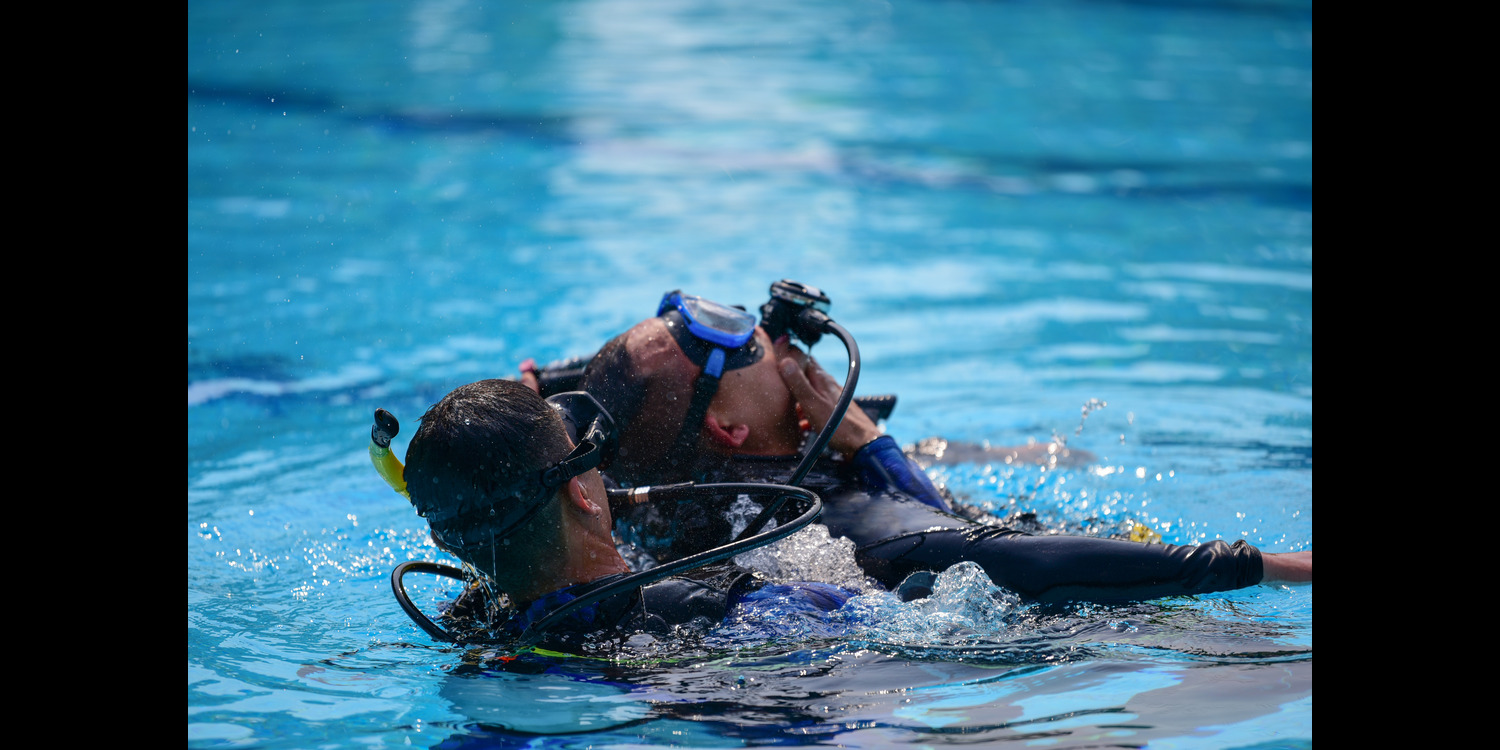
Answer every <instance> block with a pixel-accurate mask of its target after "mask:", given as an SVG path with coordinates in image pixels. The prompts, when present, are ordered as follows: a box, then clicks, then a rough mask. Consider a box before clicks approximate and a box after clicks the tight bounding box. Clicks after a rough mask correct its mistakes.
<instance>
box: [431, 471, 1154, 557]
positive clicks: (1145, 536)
mask: <svg viewBox="0 0 1500 750" xmlns="http://www.w3.org/2000/svg"><path fill="white" fill-rule="evenodd" d="M403 486H404V485H403ZM1130 541H1132V542H1145V543H1147V544H1155V543H1157V542H1160V541H1161V534H1158V533H1156V532H1155V531H1154V530H1152V529H1151V528H1150V527H1148V526H1146V525H1145V524H1143V523H1134V524H1131V526H1130Z"/></svg>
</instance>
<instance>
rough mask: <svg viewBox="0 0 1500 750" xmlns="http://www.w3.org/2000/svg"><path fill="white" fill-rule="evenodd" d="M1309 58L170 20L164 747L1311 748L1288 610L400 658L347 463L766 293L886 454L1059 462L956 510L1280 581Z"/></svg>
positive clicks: (1139, 11) (1019, 475)
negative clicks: (853, 385) (531, 372)
mask: <svg viewBox="0 0 1500 750" xmlns="http://www.w3.org/2000/svg"><path fill="white" fill-rule="evenodd" d="M1311 45H1312V22H1311V4H1310V3H1305V2H1270V1H1266V2H1261V1H1257V0H1241V1H1239V2H1222V3H1220V2H1212V1H1211V0H1201V1H1189V0H1181V1H1180V2H1171V1H1163V2H1127V1H1125V0H1120V1H1118V2H1110V1H1108V0H1062V1H1059V2H1040V1H1036V2H1027V1H1025V0H1018V1H1016V2H961V1H957V0H954V1H940V0H931V1H927V2H905V1H895V2H888V3H887V2H846V1H842V0H836V1H829V0H797V1H795V2H793V1H790V0H787V1H783V0H762V1H761V2H756V3H747V4H743V5H742V6H736V5H734V4H727V3H718V2H708V1H707V0H659V1H655V2H651V1H646V2H618V1H615V0H573V1H565V0H558V1H556V2H539V3H521V2H502V3H496V2H488V3H481V2H469V1H466V0H433V1H430V2H412V3H390V4H377V3H352V2H350V3H337V2H330V3H316V4H311V5H309V4H307V3H291V2H264V1H262V2H255V3H249V2H214V3H191V4H190V5H189V9H188V480H187V484H188V501H187V505H188V508H187V522H188V740H189V744H190V745H192V746H194V747H287V748H304V747H357V746H358V747H363V746H395V745H399V746H406V745H416V746H421V747H431V746H444V747H469V746H490V745H499V746H506V745H536V746H547V747H553V746H556V747H575V746H577V747H583V746H594V747H621V746H659V745H677V746H713V747H728V746H740V745H745V744H830V745H833V744H838V745H844V746H853V747H882V746H890V745H895V744H910V743H916V744H922V745H939V744H972V743H976V742H986V741H1011V742H1020V743H1026V744H1034V745H1039V746H1044V747H1049V748H1050V747H1095V746H1100V745H1111V746H1115V745H1118V746H1149V747H1153V748H1217V747H1284V746H1303V745H1310V744H1311V741H1312V587H1311V586H1301V587H1293V588H1285V587H1282V588H1274V587H1253V588H1250V589H1246V590H1243V591H1238V592H1231V593H1225V594H1217V595H1212V596H1204V597H1199V598H1196V599H1182V600H1168V601H1160V602H1153V603H1149V604H1146V605H1140V606H1137V607H1128V608H1105V607H1076V608H1072V609H1069V610H1067V611H1063V612H1057V611H1047V612H1043V611H1038V610H1035V609H1032V608H1028V607H1026V606H1024V605H1022V604H1020V603H1018V602H1015V601H1014V600H1013V599H1012V598H1010V597H1009V595H1008V594H1007V593H1006V592H1004V591H1000V590H996V589H994V588H993V587H992V586H991V585H990V584H989V582H988V581H987V580H986V579H983V577H982V575H980V576H978V577H977V578H976V576H975V575H974V574H973V571H967V570H963V569H958V570H954V571H951V572H950V573H949V574H947V577H946V578H945V579H944V583H945V588H944V589H943V596H941V597H934V599H933V600H929V601H928V602H926V603H924V604H923V605H921V606H920V607H919V606H917V605H915V604H911V605H904V604H901V603H900V602H897V601H895V600H893V599H891V598H889V597H888V596H885V595H882V594H880V593H879V592H871V593H870V594H867V595H866V596H865V597H861V598H860V599H858V600H856V601H855V602H853V603H851V605H848V606H846V607H845V608H844V609H842V610H840V611H839V612H837V613H835V615H834V618H833V620H831V621H811V620H797V619H794V618H793V619H787V620H785V621H782V622H779V623H777V625H778V627H780V628H781V630H778V631H768V630H767V629H765V628H764V627H759V628H758V627H757V626H756V624H755V623H748V624H747V623H728V624H726V625H725V626H724V628H723V629H721V630H720V631H718V632H716V633H714V634H711V635H710V637H709V638H708V639H706V640H705V641H703V642H701V643H692V644H641V645H639V648H637V650H636V651H634V652H632V653H631V654H628V655H627V657H626V658H622V659H619V660H616V661H606V662H600V661H583V660H570V661H566V662H557V661H548V660H545V659H537V658H530V659H527V658H523V659H520V660H516V661H510V662H507V661H502V660H499V659H497V658H496V655H495V654H492V653H489V652H486V651H485V650H483V649H457V648H445V647H440V646H439V645H438V644H436V643H434V642H433V641H432V640H431V639H429V638H428V637H427V636H426V635H425V634H423V633H422V632H421V631H420V630H418V629H417V628H416V626H415V625H413V624H412V623H411V622H410V621H409V620H408V619H407V618H406V617H405V615H403V614H402V613H401V611H400V610H399V608H398V607H397V606H396V603H395V601H394V599H393V598H392V597H391V594H390V589H389V583H388V576H389V573H390V570H391V568H393V567H394V566H395V565H396V564H397V563H399V562H401V561H405V560H408V559H431V560H443V559H444V557H443V556H442V555H441V554H440V553H438V552H437V551H436V550H435V549H434V548H433V547H432V546H431V545H430V544H429V543H428V542H427V541H426V535H425V530H424V529H425V525H424V524H423V523H422V522H421V520H420V519H419V518H417V517H416V516H415V514H414V513H413V512H412V511H411V509H410V507H409V506H408V505H407V503H406V501H405V500H404V499H402V498H400V497H399V496H397V495H394V494H392V493H391V492H390V490H389V489H386V488H385V487H384V486H383V484H382V483H381V481H380V479H379V478H378V477H377V476H376V475H375V474H374V472H373V471H372V470H371V469H370V467H369V462H368V459H367V457H366V455H365V450H364V449H365V445H366V442H367V440H368V431H369V424H370V416H371V413H372V411H373V410H374V409H375V408H376V407H385V408H388V409H390V410H392V411H393V412H395V413H396V414H397V415H399V416H401V417H402V418H403V420H404V421H405V423H406V424H408V425H414V423H415V418H416V417H417V416H418V415H420V414H421V412H422V411H423V410H424V409H425V408H426V407H427V405H429V404H431V403H432V402H433V401H435V400H436V399H437V398H439V397H441V396H442V395H443V394H444V393H446V392H447V391H449V390H451V389H452V388H454V387H456V386H458V385H461V384H463V383H466V382H469V381H472V380H475V379H479V378H483V377H491V376H505V375H510V374H512V373H514V371H515V365H516V363H517V362H519V361H520V360H521V359H523V358H525V357H535V358H537V359H538V360H539V361H547V360H551V359H556V358H561V357H566V356H571V355H578V354H586V353H589V352H591V351H593V349H594V348H596V347H597V346H598V345H599V344H600V343H601V342H603V341H604V340H605V339H607V338H608V337H610V336H612V335H614V334H615V333H618V332H619V331H621V330H623V329H624V328H626V327H627V326H629V325H630V324H631V323H633V322H635V321H636V320H639V319H640V318H642V317H645V316H646V315H648V314H649V313H651V312H653V311H654V309H655V304H656V302H657V300H658V299H659V298H660V295H661V293H662V292H663V291H665V290H668V289H672V288H683V289H686V290H689V291H692V292H695V293H699V294H703V295H706V296H709V297H712V298H715V299H719V300H723V301H726V302H739V303H743V304H746V305H755V304H759V302H761V301H763V300H764V298H765V294H766V289H767V287H768V286H769V284H770V282H771V281H774V280H775V279H779V278H784V277H790V278H794V279H798V280H801V281H804V282H807V283H811V284H815V285H818V286H820V287H822V288H823V289H825V290H826V291H828V293H829V294H830V296H831V297H832V298H833V300H834V304H833V313H834V315H835V317H836V318H837V319H838V320H839V321H840V322H841V323H842V324H843V325H844V326H845V327H846V328H848V329H849V330H850V331H852V332H853V333H854V334H855V336H857V337H858V339H859V343H860V348H861V350H862V352H863V355H864V371H863V374H862V376H861V379H860V392H861V393H870V394H874V393H895V394H898V395H899V397H900V403H899V405H898V406H897V409H896V411H895V414H894V415H893V417H892V419H891V420H890V421H889V423H888V424H887V428H888V430H889V432H890V433H891V434H893V435H895V436H896V437H897V438H898V440H900V441H902V442H903V443H914V442H916V441H917V440H919V439H922V438H926V437H929V436H934V435H941V436H943V437H945V438H947V439H948V440H950V441H953V442H954V443H976V444H984V443H989V444H992V445H1009V444H1018V443H1024V442H1026V441H1028V440H1041V441H1045V440H1048V439H1053V438H1058V439H1065V440H1066V441H1067V442H1068V443H1069V445H1071V446H1074V447H1078V448H1081V449H1084V450H1087V451H1090V452H1092V453H1094V454H1096V456H1097V457H1098V458H1097V460H1096V461H1094V462H1092V463H1090V464H1088V465H1085V466H1075V467H1064V468H1061V469H1056V470H1043V469H1041V468H1038V467H1030V466H1011V465H1005V464H1003V463H998V464H997V463H993V462H986V461H972V462H958V463H948V464H939V465H937V466H934V467H933V468H932V469H931V470H930V472H931V474H932V476H933V477H934V478H935V479H936V480H937V481H939V482H942V483H944V484H946V485H947V487H948V488H949V489H950V490H952V491H953V492H954V493H955V494H957V495H958V496H960V497H962V498H965V499H967V500H968V501H969V502H971V503H973V504H976V505H980V506H983V507H987V508H990V509H992V510H994V511H996V512H999V513H1011V512H1015V511H1018V510H1021V511H1032V512H1034V513H1036V514H1037V517H1038V519H1039V521H1041V522H1043V523H1044V524H1048V525H1052V526H1055V527H1066V528H1071V529H1085V530H1091V531H1094V532H1096V533H1106V532H1110V531H1114V530H1116V529H1118V528H1119V527H1120V526H1121V525H1122V524H1124V523H1126V522H1127V521H1138V522H1141V523H1144V524H1147V525H1149V526H1151V527H1152V528H1153V529H1155V530H1156V531H1158V532H1159V533H1160V534H1161V535H1162V536H1163V538H1164V539H1165V540H1166V541H1167V542H1172V543H1194V542H1200V541H1204V540H1208V539H1215V538H1223V539H1229V540H1234V539H1247V540H1249V541H1251V542H1252V543H1254V544H1257V545H1258V546H1261V547H1262V548H1264V549H1268V550H1271V551H1293V550H1303V549H1311V548H1312V152H1311V145H1312V48H1311ZM836 348H837V347H836V345H833V344H822V345H819V347H818V348H816V349H815V350H814V353H815V354H816V355H817V356H819V358H820V359H822V360H824V363H825V365H827V366H829V368H830V369H831V370H834V371H841V369H842V367H843V362H844V359H843V357H842V355H841V354H840V353H839V352H837V351H835V349H836ZM1100 402H1102V403H1103V404H1105V405H1104V406H1103V407H1102V408H1096V407H1098V406H1099V403H1100ZM1085 413H1086V418H1085ZM409 437H410V428H408V429H407V430H404V431H403V434H402V436H401V437H399V438H397V440H396V443H395V447H396V449H397V452H398V455H399V454H403V453H404V451H405V448H406V440H407V439H408V438H409ZM444 595H445V590H444V589H443V588H442V587H441V586H432V587H429V588H426V589H423V590H422V591H421V592H420V594H419V599H421V601H423V602H424V603H425V604H427V605H428V606H431V605H432V604H433V603H434V602H435V601H436V600H437V599H440V598H442V597H443V596H444Z"/></svg>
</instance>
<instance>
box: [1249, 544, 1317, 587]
mask: <svg viewBox="0 0 1500 750" xmlns="http://www.w3.org/2000/svg"><path fill="white" fill-rule="evenodd" d="M1260 560H1261V563H1262V564H1263V565H1264V566H1265V567H1264V571H1265V574H1264V577H1263V578H1261V579H1260V582H1261V583H1312V550H1308V551H1306V552H1281V553H1274V554H1273V553H1270V552H1263V553H1261V556H1260Z"/></svg>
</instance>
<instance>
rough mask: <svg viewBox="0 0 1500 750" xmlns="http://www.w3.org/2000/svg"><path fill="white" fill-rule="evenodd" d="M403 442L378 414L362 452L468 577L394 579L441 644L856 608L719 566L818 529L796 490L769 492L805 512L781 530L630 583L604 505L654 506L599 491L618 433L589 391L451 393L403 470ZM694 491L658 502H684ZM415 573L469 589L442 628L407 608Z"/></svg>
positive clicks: (670, 493) (552, 642) (814, 505)
mask: <svg viewBox="0 0 1500 750" xmlns="http://www.w3.org/2000/svg"><path fill="white" fill-rule="evenodd" d="M398 430H399V424H397V423H396V421H395V419H394V417H392V416H391V415H390V414H389V413H388V412H385V411H384V410H380V411H377V412H376V423H375V425H374V427H373V428H372V430H371V439H372V442H371V447H370V453H371V457H372V459H374V461H375V465H376V468H377V469H378V470H379V471H380V472H381V474H382V475H383V476H384V477H385V478H386V480H387V481H388V482H389V483H390V484H391V486H392V488H393V489H395V490H396V491H397V492H400V493H402V494H404V495H406V496H407V497H408V498H409V499H410V501H411V503H412V505H413V506H414V507H415V508H416V510H417V513H418V514H419V515H421V516H423V517H424V518H426V519H427V522H428V525H429V526H430V528H431V536H432V539H433V541H434V542H435V543H436V544H437V545H438V546H439V547H440V548H442V549H443V550H445V551H447V552H449V553H451V554H453V555H454V556H456V557H458V558H459V559H460V560H461V561H463V563H464V564H465V565H466V566H467V568H468V570H467V571H466V572H464V573H459V572H457V571H456V569H452V568H447V569H446V570H447V571H448V572H445V571H444V568H445V566H437V565H434V564H432V563H422V562H417V563H404V564H402V565H401V566H398V567H397V569H396V571H395V572H394V573H393V575H392V584H393V587H394V588H395V591H396V594H397V598H398V601H400V603H401V605H402V607H403V608H404V609H405V610H406V611H407V614H409V615H410V616H411V617H412V619H413V620H415V621H416V622H417V624H418V625H420V626H421V627H422V628H423V629H424V630H427V632H428V633H429V634H431V635H433V636H434V637H436V638H438V639H439V640H445V641H456V642H499V643H505V644H509V645H512V646H516V647H525V646H529V645H542V646H547V647H551V648H554V649H567V650H576V649H577V648H579V647H580V646H582V645H587V644H593V645H600V644H608V643H611V642H613V643H618V642H619V641H622V640H623V639H626V638H629V637H631V636H633V635H634V634H636V633H642V632H644V633H650V634H657V635H666V634H671V635H673V636H674V637H681V636H682V635H683V634H684V628H686V629H689V630H693V631H697V632H704V631H706V630H707V629H708V628H710V627H712V626H713V625H715V624H718V623H719V622H720V621H721V620H723V619H724V618H725V617H726V616H729V615H731V614H734V615H743V614H745V613H746V610H750V612H751V614H752V615H753V612H754V609H755V608H756V607H768V608H771V609H773V610H774V611H777V612H786V611H787V608H788V607H791V608H793V609H800V610H801V611H816V612H828V611H831V610H834V609H837V608H838V607H840V606H842V605H843V603H844V602H845V601H846V600H847V599H848V598H849V597H850V596H852V595H853V594H852V593H851V592H849V591H847V590H844V589H841V588H838V587H836V586H833V585H829V584H822V583H815V582H814V583H784V584H767V583H766V582H765V581H764V580H763V579H758V578H756V577H754V576H752V575H751V574H750V573H749V572H748V571H745V570H743V569H740V568H738V567H735V566H734V565H732V564H729V563H727V562H726V561H727V560H728V559H729V558H731V557H732V556H733V555H735V554H738V553H739V552H743V551H745V550H747V549H752V548H754V547H756V546H761V545H764V544H769V543H770V542H773V541H776V540H777V539H780V538H784V537H785V536H787V535H788V534H789V533H791V532H794V531H795V530H797V529H800V528H802V527H804V526H806V525H807V524H809V523H811V522H812V521H814V520H815V519H816V518H817V515H818V512H819V511H820V510H821V505H820V503H819V502H818V499H817V497H816V495H814V494H813V493H811V492H808V491H806V490H796V489H795V488H790V487H782V488H775V487H774V486H773V488H772V490H771V492H770V494H773V495H774V494H782V493H785V492H790V493H792V494H795V495H799V496H800V498H801V499H803V500H804V501H806V502H804V503H803V505H804V506H806V507H805V508H804V509H803V510H802V511H801V516H800V517H799V520H798V521H796V522H794V523H792V524H789V527H788V528H786V529H776V530H773V531H768V532H766V533H763V534H760V535H757V536H755V537H753V538H748V539H743V540H739V541H736V542H733V543H730V544H727V545H722V546H720V547H717V548H713V549H709V550H707V551H700V552H699V554H697V555H690V556H688V557H687V558H684V559H683V560H681V561H678V562H677V563H673V564H669V565H663V566H660V567H658V568H656V569H653V570H650V571H641V572H632V571H631V570H630V568H629V566H628V565H627V564H626V563H625V560H624V559H623V558H622V557H621V556H620V553H619V551H618V550H617V548H616V546H615V542H614V540H613V538H612V536H611V526H612V524H613V521H612V514H613V511H612V508H611V506H612V505H616V506H619V507H623V506H624V505H628V504H629V503H646V502H651V500H652V497H651V495H650V493H649V492H648V491H645V490H641V491H637V492H634V493H620V492H616V493H614V496H613V497H611V495H610V494H609V493H608V492H607V491H606V488H605V485H604V482H603V480H602V478H601V477H600V474H599V467H601V466H608V465H609V461H610V458H611V457H612V455H613V454H614V452H615V430H614V427H613V423H612V421H611V419H610V416H609V414H608V412H606V411H605V410H604V409H602V408H601V407H600V405H599V403H598V402H597V401H596V400H595V399H593V398H592V397H590V396H589V395H588V394H586V393H564V394H558V395H554V396H551V397H549V398H548V399H545V400H544V399H543V398H542V397H541V396H540V395H539V394H537V393H536V392H535V391H533V390H531V389H529V388H527V387H526V386H524V385H522V384H520V383H518V382H515V381H510V380H482V381H479V382H476V383H471V384H469V385H465V386H461V387H459V388H457V389H455V390H454V391H452V392H451V393H449V394H448V395H446V396H444V397H443V398H442V400H440V401H438V403H436V404H434V405H433V406H432V407H431V408H430V409H428V411H427V413H426V414H424V415H423V416H422V420H421V426H420V427H419V428H418V430H417V432H416V435H415V436H414V437H413V438H412V440H411V444H410V446H409V447H408V449H407V453H406V465H405V466H404V467H402V466H401V464H400V462H399V461H397V460H396V459H395V458H394V457H393V456H391V454H390V450H389V446H390V439H391V437H393V436H394V435H395V434H396V432H397V431H398ZM766 487H767V485H758V486H755V487H747V486H743V485H728V486H727V489H728V491H733V492H736V493H744V492H761V491H762V490H764V489H765V488H766ZM692 489H693V488H681V487H678V488H663V489H662V490H660V491H659V492H658V493H657V494H658V495H659V496H660V495H665V496H666V497H668V498H671V497H682V496H685V495H687V494H690V491H691V490H692ZM412 569H416V570H420V571H422V572H429V573H439V574H441V575H450V576H451V577H455V578H459V577H462V578H464V579H467V580H468V581H469V584H470V585H469V586H468V588H467V589H466V590H465V591H464V593H463V594H462V595H461V596H460V597H459V598H458V600H457V601H456V602H454V603H453V604H452V606H451V607H450V608H449V609H448V610H447V612H446V613H445V615H444V616H443V617H442V618H441V619H442V620H443V622H444V624H445V626H446V627H444V626H439V625H437V624H436V623H434V622H432V621H431V620H429V619H428V618H427V617H426V616H425V615H423V614H422V613H420V612H419V611H417V610H416V608H415V607H413V606H412V604H411V602H410V599H409V598H408V597H406V595H405V591H404V589H403V588H402V582H401V581H402V576H403V575H404V574H405V573H406V572H408V571H409V570H412ZM679 574H680V575H679ZM507 600H508V601H507Z"/></svg>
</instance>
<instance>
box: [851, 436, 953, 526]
mask: <svg viewBox="0 0 1500 750" xmlns="http://www.w3.org/2000/svg"><path fill="white" fill-rule="evenodd" d="M854 465H855V467H857V470H858V472H859V480H860V482H862V483H863V484H864V485H865V487H867V488H869V489H870V490H873V491H875V492H882V491H892V490H894V491H896V492H900V493H902V494H904V495H907V496H909V497H911V498H912V499H914V500H917V501H918V502H921V503H924V504H926V505H931V506H932V507H934V508H937V509H938V510H941V511H944V512H947V511H951V510H953V509H952V508H950V507H948V501H946V500H944V499H943V496H942V495H940V494H938V491H937V487H935V486H933V484H932V480H931V479H928V478H927V472H925V471H922V467H920V466H918V465H916V463H914V462H913V461H912V460H911V459H910V458H907V457H906V454H905V453H902V452H901V446H899V445H897V444H896V439H895V438H893V437H891V436H890V435H881V436H880V437H878V438H875V439H874V440H871V441H870V442H868V443H866V444H865V446H864V447H863V448H860V449H859V451H858V452H856V453H855V454H854Z"/></svg>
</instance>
